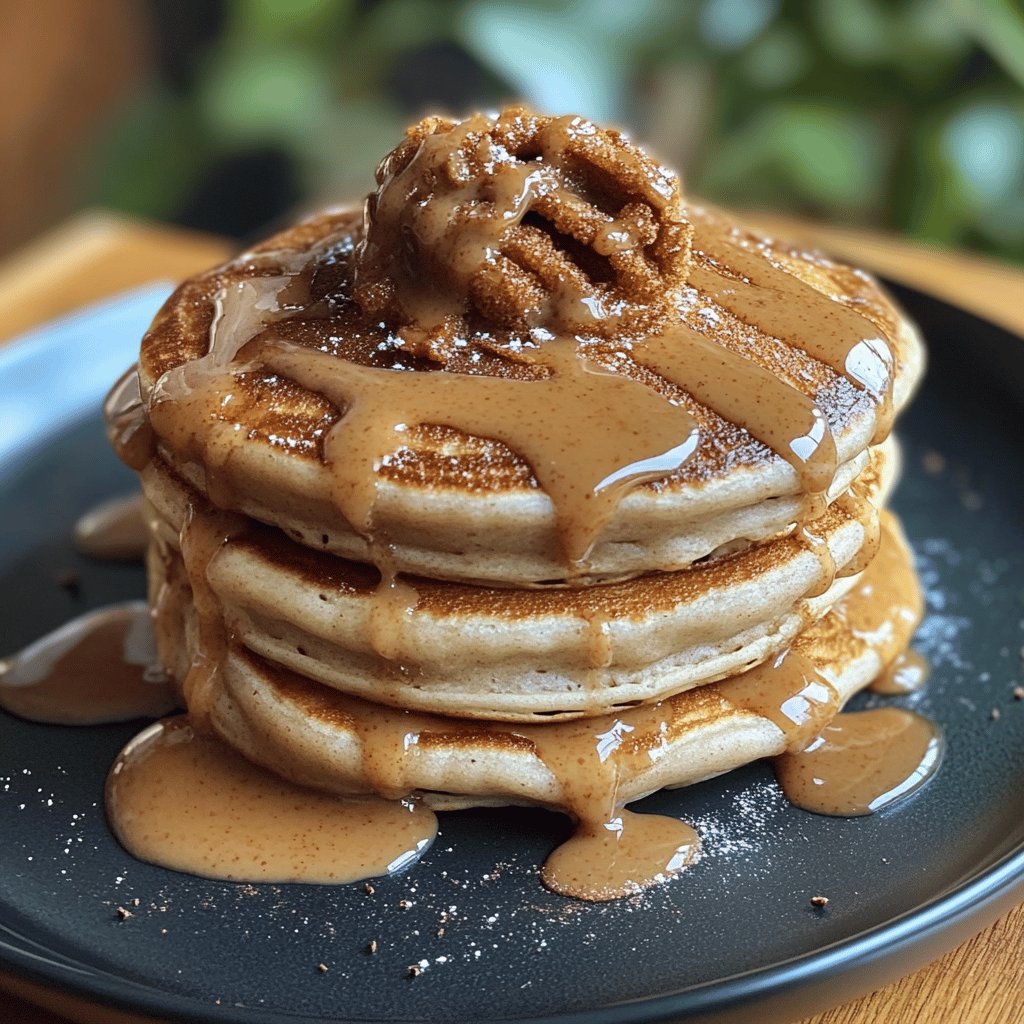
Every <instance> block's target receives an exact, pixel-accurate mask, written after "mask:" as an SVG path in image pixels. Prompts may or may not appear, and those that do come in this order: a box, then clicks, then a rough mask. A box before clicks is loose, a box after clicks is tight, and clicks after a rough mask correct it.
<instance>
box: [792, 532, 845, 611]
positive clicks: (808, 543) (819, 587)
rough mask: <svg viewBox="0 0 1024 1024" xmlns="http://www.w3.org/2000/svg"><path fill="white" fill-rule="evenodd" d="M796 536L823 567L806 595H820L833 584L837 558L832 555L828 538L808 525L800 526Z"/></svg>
mask: <svg viewBox="0 0 1024 1024" xmlns="http://www.w3.org/2000/svg"><path fill="white" fill-rule="evenodd" d="M796 536H797V540H799V541H800V544H801V546H802V547H803V548H804V550H805V551H810V553H811V554H812V555H814V557H815V558H817V559H818V565H819V566H820V567H821V572H820V575H819V577H818V579H817V581H816V582H815V583H813V584H812V585H811V587H810V589H809V590H808V591H807V593H806V594H805V596H806V597H820V596H821V595H822V594H824V593H825V591H827V590H828V588H829V587H831V586H832V584H833V582H834V581H835V578H836V560H835V558H833V557H832V549H831V548H830V547H829V546H828V538H826V537H822V536H820V535H819V534H817V533H815V532H814V531H813V530H812V529H811V528H810V527H809V526H807V525H804V526H801V527H799V528H798V529H797V532H796Z"/></svg>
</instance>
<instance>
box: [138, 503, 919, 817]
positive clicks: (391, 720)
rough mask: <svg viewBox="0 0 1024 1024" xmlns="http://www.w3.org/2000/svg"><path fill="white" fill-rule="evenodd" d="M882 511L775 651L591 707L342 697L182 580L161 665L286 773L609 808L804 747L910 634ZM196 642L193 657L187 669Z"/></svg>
mask: <svg viewBox="0 0 1024 1024" xmlns="http://www.w3.org/2000/svg"><path fill="white" fill-rule="evenodd" d="M883 519H884V528H883V538H882V545H881V548H880V551H879V554H878V555H877V557H876V558H875V559H874V561H873V562H872V564H871V565H870V566H869V567H868V569H867V570H866V572H865V573H864V574H863V576H862V577H861V578H860V579H859V580H858V581H857V583H856V586H855V587H854V589H853V590H852V591H851V592H850V593H849V594H848V595H847V596H846V597H845V598H844V599H843V600H842V601H841V602H840V603H839V604H837V605H836V606H835V607H834V608H833V609H832V611H831V612H829V614H828V615H826V616H825V617H824V618H823V619H821V620H820V621H819V622H817V623H816V624H814V625H813V626H811V627H810V628H808V629H807V630H806V631H804V632H803V633H802V634H801V635H800V636H799V637H798V638H797V639H796V640H795V642H794V643H793V644H792V645H791V646H790V648H789V649H788V650H787V651H786V652H784V653H783V654H782V655H781V656H779V657H778V658H776V659H774V660H773V661H770V662H767V663H765V664H763V665H760V666H758V667H757V668H755V669H753V670H751V671H748V672H746V673H744V674H742V675H739V676H736V677H734V678H732V679H729V680H725V681H722V682H719V683H713V684H709V685H705V686H701V687H698V688H696V689H693V690H689V691H686V692H684V693H681V694H678V695H676V696H674V697H671V698H668V699H666V700H663V701H661V702H658V703H654V704H650V705H643V706H640V707H636V708H630V709H627V710H625V711H622V712H620V713H617V714H613V715H607V716H603V717H597V718H588V719H577V720H572V721H563V722H548V723H545V724H533V723H531V724H528V725H520V724H517V723H511V724H510V723H507V722H492V721H483V720H476V721H472V720H465V719H455V718H451V717H445V716H441V715H429V714H422V713H418V712H410V711H401V710H396V709H392V708H388V707H383V706H380V705H377V704H373V703H370V702H367V701H364V700H361V699H359V698H355V697H351V696H347V695H344V694H341V693H338V692H337V691H335V690H333V689H331V688H330V687H327V686H324V685H322V684H320V683H317V682H312V681H310V680H309V679H308V678H304V677H302V676H300V675H297V674H295V673H293V672H291V671H288V670H286V669H283V668H281V667H279V666H276V665H274V664H272V663H271V662H269V661H267V660H265V659H263V658H261V657H260V656H258V655H256V654H253V653H252V652H251V651H249V650H246V649H245V648H244V647H242V646H241V645H240V644H238V643H237V642H232V641H224V643H223V646H222V647H221V648H220V649H216V648H215V647H213V646H211V641H210V638H209V637H207V638H206V642H205V643H204V640H203V637H201V636H200V630H199V628H198V626H197V616H196V615H195V613H194V612H193V611H192V610H191V606H190V605H189V603H188V595H187V593H186V592H185V589H184V588H183V587H179V588H175V587H173V586H171V587H165V588H164V592H163V594H162V597H161V604H160V605H159V606H158V607H159V609H160V611H159V614H158V629H159V630H160V632H161V634H162V645H163V647H164V648H166V647H167V646H170V645H171V644H172V641H176V642H177V645H178V647H179V651H181V652H182V653H183V655H184V656H183V657H179V658H178V659H176V661H175V662H174V663H172V664H171V665H170V666H169V667H171V668H172V670H173V671H175V674H176V675H178V676H179V680H180V681H182V682H183V684H184V690H185V693H186V697H187V699H188V702H189V709H190V712H191V713H192V714H193V716H194V717H195V718H196V720H197V721H200V722H202V721H203V720H205V721H207V722H208V723H209V724H210V725H212V727H213V729H214V730H215V731H216V732H217V733H219V734H220V736H221V737H222V738H223V739H224V740H226V741H227V742H228V743H229V744H230V745H232V746H233V747H235V748H236V749H237V750H239V751H240V752H241V753H243V754H244V755H245V756H246V757H247V758H249V759H250V760H252V761H254V762H256V763H258V764H261V765H264V766H266V767H268V768H270V769H272V770H273V771H274V772H277V773H278V774H280V775H283V776H285V777H286V778H288V779H291V780H292V781H295V782H298V783H300V784H303V785H307V786H311V787H313V788H317V789H321V790H327V791H330V792H335V793H340V794H378V795H381V796H385V797H388V798H398V797H404V796H410V795H412V796H415V797H418V798H420V799H422V800H423V801H424V802H426V803H427V804H429V805H430V806H432V807H435V808H438V809H454V808H460V807H468V806H473V805H492V804H504V803H526V804H536V805H540V806H544V807H550V808H555V809H561V810H564V811H567V812H569V813H570V814H572V815H573V816H575V817H577V818H580V819H597V818H600V819H601V820H604V821H606V820H608V818H607V815H608V814H609V813H610V812H611V811H612V810H613V809H614V808H615V807H616V806H621V805H623V804H626V803H629V802H631V801H633V800H637V799H639V798H640V797H642V796H645V795H647V794H649V793H651V792H654V791H655V790H658V789H662V788H666V787H678V786H685V785H690V784H692V783H696V782H699V781H701V780H703V779H707V778H710V777H712V776H715V775H719V774H721V773H723V772H727V771H730V770H732V769H733V768H737V767H739V766H741V765H743V764H746V763H749V762H751V761H754V760H756V759H759V758H764V757H773V756H777V755H779V754H782V753H784V752H786V751H792V750H800V749H803V748H804V747H805V746H806V745H807V744H808V743H809V742H810V741H811V740H812V739H813V737H814V736H816V735H817V734H818V733H820V732H821V730H822V729H823V728H824V727H825V726H826V725H827V724H828V722H829V721H830V720H831V719H832V718H833V717H834V716H835V715H836V713H837V712H838V711H839V709H840V708H841V707H842V706H843V704H844V703H845V702H846V701H847V700H848V699H849V697H850V696H851V695H852V694H854V693H855V692H857V691H858V690H859V689H861V688H862V687H864V686H865V685H867V684H868V683H870V682H871V681H872V680H873V679H874V678H875V677H876V676H877V675H878V674H879V673H880V672H881V670H882V669H883V668H884V667H885V666H886V665H887V664H888V663H889V662H890V661H891V660H892V659H893V658H894V657H895V656H896V655H897V654H898V653H899V652H900V651H901V650H903V649H904V648H905V646H906V644H907V641H908V640H909V638H910V636H911V634H912V632H913V630H914V628H915V626H916V623H917V622H918V620H919V618H920V614H921V607H922V604H921V594H920V589H919V586H918V583H917V579H916V576H915V575H914V571H913V567H912V563H911V556H910V553H909V551H908V549H907V547H906V543H905V541H904V539H903V537H902V534H901V531H900V528H899V525H898V523H897V521H896V520H895V518H894V517H893V516H891V515H890V514H888V513H886V514H884V515H883ZM175 630H177V631H178V633H177V636H176V637H175V636H174V635H173V634H174V631H175ZM199 648H201V649H202V650H203V656H201V657H199V658H198V660H197V664H198V666H199V668H198V669H193V670H192V672H191V674H190V675H188V676H187V677H186V678H184V679H182V678H181V674H182V672H183V671H185V669H186V667H187V664H190V663H191V662H192V661H196V658H195V655H196V651H197V649H199ZM197 677H198V678H197Z"/></svg>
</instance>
